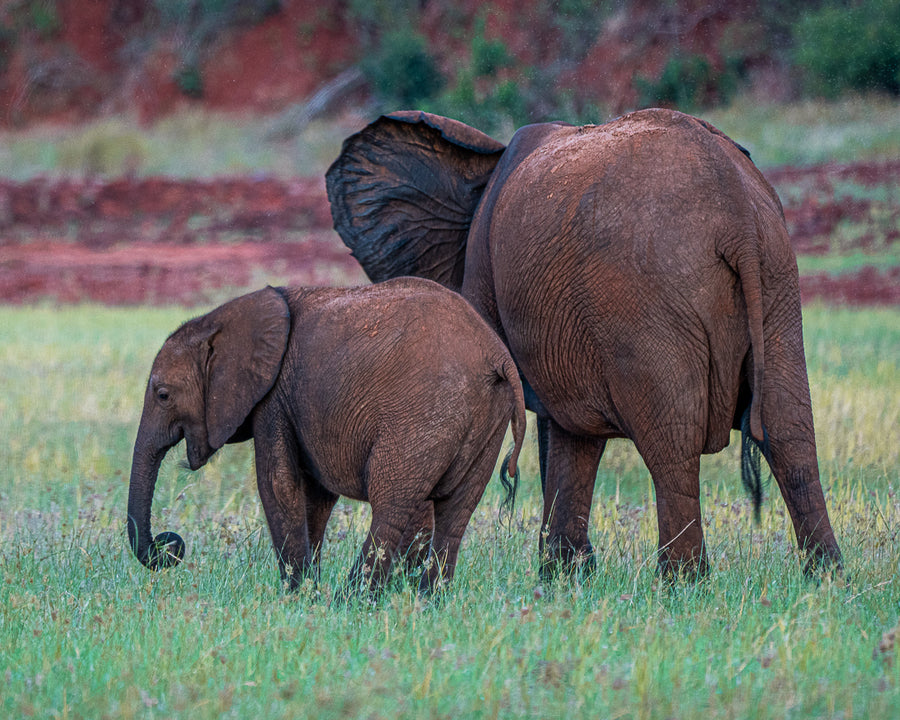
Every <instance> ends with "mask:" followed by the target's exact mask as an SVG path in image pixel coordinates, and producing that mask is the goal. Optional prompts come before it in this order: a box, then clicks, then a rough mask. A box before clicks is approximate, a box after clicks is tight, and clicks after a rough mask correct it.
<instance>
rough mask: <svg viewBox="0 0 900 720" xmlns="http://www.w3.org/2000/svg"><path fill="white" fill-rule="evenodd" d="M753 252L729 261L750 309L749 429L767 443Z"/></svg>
mask: <svg viewBox="0 0 900 720" xmlns="http://www.w3.org/2000/svg"><path fill="white" fill-rule="evenodd" d="M750 247H752V248H753V249H752V250H749V251H745V252H742V253H740V254H739V255H738V256H737V257H734V258H728V257H726V260H728V261H729V264H730V265H731V266H732V267H733V268H734V269H735V270H736V271H737V274H738V276H739V277H740V279H741V288H742V289H743V294H744V303H745V304H746V306H747V322H748V326H749V327H748V330H749V332H750V352H751V357H752V358H753V377H752V378H751V379H750V391H751V399H750V417H749V418H748V420H749V422H748V428H749V430H750V434H751V435H752V436H753V438H754V440H756V441H757V442H760V443H762V442H765V440H766V431H765V428H763V422H762V394H763V378H764V376H765V366H766V361H765V340H764V339H763V336H764V333H763V307H762V280H761V278H760V269H759V254H758V251H757V250H756V248H757V245H756V243H755V242H754V243H752V244H750Z"/></svg>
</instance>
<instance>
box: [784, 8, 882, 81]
mask: <svg viewBox="0 0 900 720" xmlns="http://www.w3.org/2000/svg"><path fill="white" fill-rule="evenodd" d="M794 38H795V54H794V59H795V62H796V64H797V65H798V66H799V67H800V68H801V69H802V70H803V71H804V75H805V80H806V83H807V87H808V89H809V90H810V91H812V92H813V93H815V94H818V95H823V96H825V97H836V96H837V95H839V94H840V93H842V92H844V91H846V90H881V91H887V92H890V93H892V94H894V95H897V94H900V0H862V1H861V2H858V3H852V4H850V5H849V6H848V4H847V3H845V2H835V1H832V2H828V3H827V4H825V5H823V6H822V7H820V8H819V9H817V10H812V11H810V12H807V13H806V14H804V15H803V16H802V17H801V18H800V20H799V21H798V22H797V24H796V26H795V29H794Z"/></svg>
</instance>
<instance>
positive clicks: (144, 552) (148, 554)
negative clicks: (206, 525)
mask: <svg viewBox="0 0 900 720" xmlns="http://www.w3.org/2000/svg"><path fill="white" fill-rule="evenodd" d="M142 435H143V433H142V432H140V431H139V432H138V440H137V442H136V443H135V446H134V457H133V459H132V463H131V481H130V484H129V487H128V542H129V544H130V546H131V550H132V552H133V553H134V555H135V557H137V559H138V560H140V561H141V563H142V564H143V565H145V566H146V567H148V568H150V569H151V570H160V569H162V568H167V567H172V566H173V565H177V564H178V563H179V562H181V559H182V558H183V557H184V540H182V539H181V537H180V536H179V535H178V534H176V533H173V532H164V533H161V534H159V535H157V536H156V537H155V538H154V537H153V535H152V534H151V532H150V508H151V506H152V504H153V490H154V488H155V487H156V477H157V475H158V474H159V467H160V465H161V464H162V459H163V457H165V454H166V451H165V450H162V451H159V450H153V449H150V448H149V447H148V443H146V442H145V441H144V440H143V439H142Z"/></svg>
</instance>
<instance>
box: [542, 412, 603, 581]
mask: <svg viewBox="0 0 900 720" xmlns="http://www.w3.org/2000/svg"><path fill="white" fill-rule="evenodd" d="M547 423H548V426H547V428H546V432H544V433H542V434H541V437H542V439H544V440H545V442H546V445H547V451H546V478H545V483H544V516H543V525H542V531H541V539H540V556H541V577H542V578H543V580H544V581H545V582H547V581H550V580H552V578H553V577H554V575H555V574H556V573H557V572H558V571H559V570H560V569H561V570H563V571H564V572H571V571H573V570H578V569H582V568H583V569H586V570H588V571H589V572H590V571H593V569H594V564H595V561H594V548H593V547H592V546H591V543H590V540H588V521H589V519H590V515H591V501H592V500H593V495H594V482H595V481H596V478H597V467H598V466H599V464H600V458H601V457H602V456H603V450H604V448H605V447H606V440H603V439H601V438H590V437H581V436H577V435H572V434H571V433H569V432H567V431H565V430H564V429H563V428H561V427H560V426H559V425H558V424H557V423H556V422H554V421H553V420H547Z"/></svg>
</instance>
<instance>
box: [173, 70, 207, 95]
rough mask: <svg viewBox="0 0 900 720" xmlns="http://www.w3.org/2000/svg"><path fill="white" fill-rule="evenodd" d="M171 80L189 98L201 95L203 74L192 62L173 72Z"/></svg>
mask: <svg viewBox="0 0 900 720" xmlns="http://www.w3.org/2000/svg"><path fill="white" fill-rule="evenodd" d="M172 80H174V81H175V84H176V85H177V86H178V89H179V90H181V92H183V93H184V94H185V95H187V96H188V97H190V98H201V97H203V75H202V74H201V73H200V68H199V67H198V66H197V65H195V64H193V63H186V64H184V65H182V66H181V67H179V68H178V69H177V70H176V71H175V72H174V73H173V74H172Z"/></svg>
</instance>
